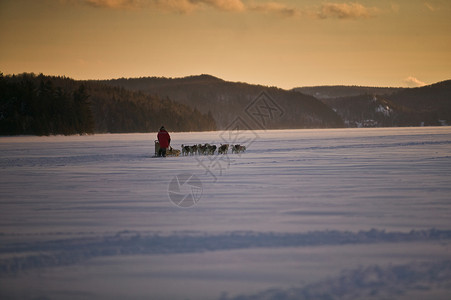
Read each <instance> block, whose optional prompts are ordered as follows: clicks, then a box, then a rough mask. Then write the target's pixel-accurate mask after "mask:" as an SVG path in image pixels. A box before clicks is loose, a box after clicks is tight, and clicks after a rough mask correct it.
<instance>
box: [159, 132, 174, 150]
mask: <svg viewBox="0 0 451 300" xmlns="http://www.w3.org/2000/svg"><path fill="white" fill-rule="evenodd" d="M157 138H158V141H159V142H160V148H168V147H169V143H171V136H170V135H169V133H168V132H167V131H166V130H164V129H160V131H159V132H158V134H157Z"/></svg>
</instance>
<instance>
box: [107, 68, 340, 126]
mask: <svg viewBox="0 0 451 300" xmlns="http://www.w3.org/2000/svg"><path fill="white" fill-rule="evenodd" d="M103 83H105V84H108V85H111V86H115V87H123V88H126V89H131V90H134V91H140V92H143V93H146V94H150V95H160V97H169V98H171V99H173V100H174V101H177V102H178V103H182V104H185V105H188V106H190V107H191V108H194V109H198V110H199V111H201V112H203V113H208V114H211V115H212V116H213V118H214V119H215V121H216V124H217V126H218V129H227V128H229V126H230V124H232V123H233V122H234V120H236V119H237V118H241V119H243V120H244V121H246V126H248V128H251V129H282V128H325V127H343V126H344V125H343V122H342V120H341V118H340V117H339V116H338V115H337V114H336V113H335V112H334V111H333V110H332V109H331V108H329V107H328V106H327V105H325V104H324V103H322V102H321V101H319V100H317V99H316V98H314V97H312V96H309V95H303V94H301V93H297V92H294V91H287V90H283V89H279V88H275V87H266V86H261V85H251V84H247V83H241V82H228V81H224V80H222V79H219V78H216V77H213V76H210V75H200V76H190V77H185V78H157V77H145V78H130V79H126V78H122V79H116V80H108V81H103ZM262 93H264V97H265V99H264V100H261V101H260V99H259V97H260V96H261V95H262ZM267 104H268V105H269V107H267V106H266V105H267ZM271 105H272V107H271ZM268 109H269V111H268ZM271 113H274V115H271ZM265 114H266V115H265ZM265 116H266V118H264V117H265ZM254 117H255V118H254Z"/></svg>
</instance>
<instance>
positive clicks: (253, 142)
mask: <svg viewBox="0 0 451 300" xmlns="http://www.w3.org/2000/svg"><path fill="white" fill-rule="evenodd" d="M155 137H156V134H155V133H152V134H122V135H121V134H117V135H116V134H105V135H94V136H72V137H63V136H56V137H2V138H0V150H1V151H0V170H1V181H0V188H1V194H0V214H1V217H0V298H1V299H425V298H431V299H432V298H433V299H449V298H450V296H451V244H450V242H451V221H450V220H451V198H450V195H451V180H450V178H451V177H450V175H451V128H449V127H436V128H431V127H424V128H387V129H381V128H378V129H333V130H332V129H325V130H272V131H263V130H262V131H243V132H239V133H234V132H208V133H173V134H172V140H173V142H172V143H173V145H172V146H173V147H174V148H179V149H180V145H181V144H185V145H194V144H205V143H211V144H216V145H218V146H219V145H220V144H221V143H226V142H229V143H230V144H233V143H240V144H242V145H245V146H247V150H246V151H245V152H244V153H240V154H232V153H231V150H229V153H228V154H227V155H217V154H216V155H214V156H199V155H196V156H184V157H166V158H154V157H152V156H153V154H154V153H153V152H154V145H153V141H154V140H155ZM181 174H192V175H194V176H195V177H196V178H199V179H200V181H201V187H199V186H198V185H196V187H195V188H196V189H195V192H196V194H195V196H196V201H197V200H198V201H197V202H196V203H195V205H193V206H191V207H179V206H177V205H175V204H174V203H173V202H171V199H170V193H169V191H168V189H171V191H170V192H171V193H177V192H179V193H182V194H183V193H185V194H187V193H190V191H192V190H193V189H191V188H192V186H188V187H187V186H180V189H177V188H176V190H177V191H174V190H173V187H170V185H169V184H170V182H178V181H177V180H176V181H173V179H174V178H181V177H178V176H180V175H181ZM193 197H194V195H193Z"/></svg>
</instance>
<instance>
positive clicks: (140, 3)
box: [83, 0, 146, 9]
mask: <svg viewBox="0 0 451 300" xmlns="http://www.w3.org/2000/svg"><path fill="white" fill-rule="evenodd" d="M83 2H84V3H85V4H87V5H90V6H93V7H99V8H112V9H134V8H141V7H144V6H145V5H146V1H144V0H83Z"/></svg>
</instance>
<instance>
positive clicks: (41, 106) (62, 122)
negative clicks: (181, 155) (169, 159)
mask: <svg viewBox="0 0 451 300" xmlns="http://www.w3.org/2000/svg"><path fill="white" fill-rule="evenodd" d="M163 124H164V125H165V126H166V128H168V129H169V130H171V131H202V130H215V129H216V123H215V121H214V119H213V117H212V116H211V114H202V113H200V112H199V111H198V110H196V109H191V108H189V107H187V106H185V105H182V104H179V103H175V102H173V101H171V100H170V99H169V98H164V99H161V98H160V97H158V96H153V95H145V94H143V93H139V92H132V91H129V90H126V89H123V88H116V87H111V86H107V85H105V84H102V83H101V82H95V81H76V80H72V79H70V78H67V77H61V76H44V75H42V74H40V75H35V74H32V73H31V74H30V73H23V74H19V75H6V76H4V75H3V73H0V135H21V134H25V135H56V134H64V135H71V134H92V133H128V132H151V131H156V130H158V128H159V127H160V126H161V125H163Z"/></svg>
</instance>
